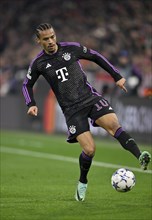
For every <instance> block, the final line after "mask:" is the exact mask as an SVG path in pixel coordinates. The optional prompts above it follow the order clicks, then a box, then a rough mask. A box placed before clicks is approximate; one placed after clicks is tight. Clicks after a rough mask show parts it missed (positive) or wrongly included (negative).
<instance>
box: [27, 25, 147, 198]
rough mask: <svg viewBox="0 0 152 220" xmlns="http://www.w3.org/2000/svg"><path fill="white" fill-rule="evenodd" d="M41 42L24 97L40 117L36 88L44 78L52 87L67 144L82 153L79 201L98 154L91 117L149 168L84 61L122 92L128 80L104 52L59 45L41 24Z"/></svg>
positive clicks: (50, 30) (31, 111) (77, 45)
mask: <svg viewBox="0 0 152 220" xmlns="http://www.w3.org/2000/svg"><path fill="white" fill-rule="evenodd" d="M36 38H37V42H38V43H39V44H40V45H41V46H42V48H43V50H42V51H41V52H40V53H39V54H38V55H37V57H36V58H35V59H34V60H33V61H32V62H31V64H30V67H29V70H28V73H27V76H26V79H25V80H24V82H23V94H24V97H25V101H26V104H27V106H28V107H29V109H28V112H27V113H28V114H29V115H33V116H37V114H38V107H37V105H36V102H35V100H34V96H33V85H34V83H35V82H36V81H37V79H38V77H39V76H40V75H43V77H44V78H45V79H46V81H47V82H48V83H49V85H50V86H51V88H52V90H53V92H54V94H55V96H56V98H57V100H58V103H59V105H60V107H61V109H62V111H63V114H64V116H65V119H66V124H67V127H68V131H69V136H68V139H67V141H68V142H69V143H74V142H79V144H80V146H81V147H82V153H81V154H80V157H79V165H80V178H79V181H78V185H77V188H76V193H75V199H76V200H77V201H83V200H84V199H85V194H86V190H87V182H88V180H87V174H88V171H89V169H90V166H91V163H92V159H93V156H94V154H95V149H96V147H95V143H94V140H93V137H92V134H91V132H90V128H89V123H88V118H90V119H91V123H92V125H93V126H100V127H102V128H104V129H105V130H106V131H107V132H108V133H109V134H110V135H112V136H113V137H114V138H116V139H117V140H118V141H119V142H120V144H121V145H122V147H123V148H125V149H126V150H128V151H130V152H131V153H132V154H133V155H134V156H135V157H136V158H137V159H138V160H139V162H140V164H141V166H142V168H143V169H144V170H146V169H147V166H148V163H149V162H150V159H151V155H150V154H149V153H148V152H147V151H144V152H141V151H140V150H139V148H138V146H137V144H136V143H135V140H134V139H133V138H132V137H130V135H129V134H128V133H126V131H124V130H123V128H122V127H121V125H120V124H119V121H118V118H117V116H116V114H115V112H114V110H113V108H112V107H111V106H110V104H109V102H108V101H107V100H106V99H104V98H103V97H102V95H101V94H99V93H98V92H97V91H96V89H95V88H93V87H92V86H91V85H90V83H89V82H88V81H87V76H86V74H85V72H84V71H83V69H82V67H81V64H80V62H79V60H80V59H86V60H90V61H93V62H95V63H96V64H98V65H99V66H100V67H101V68H103V69H104V70H106V71H107V72H108V73H109V74H110V75H111V77H112V78H113V79H114V81H115V83H116V85H117V86H119V87H120V89H122V90H124V91H125V92H127V89H126V87H125V85H124V84H125V81H126V80H125V79H124V78H123V77H122V76H121V75H120V73H119V71H118V70H117V69H116V68H115V67H114V66H113V65H112V64H111V63H110V62H109V61H108V60H107V59H106V58H105V57H103V56H102V55H101V54H100V53H98V52H96V51H95V50H92V49H88V48H86V47H85V46H82V45H80V43H76V42H58V41H57V39H56V34H55V31H54V28H53V27H52V26H51V25H50V24H48V23H44V24H40V25H39V26H38V27H37V28H36Z"/></svg>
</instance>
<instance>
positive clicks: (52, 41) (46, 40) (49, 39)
mask: <svg viewBox="0 0 152 220" xmlns="http://www.w3.org/2000/svg"><path fill="white" fill-rule="evenodd" d="M39 33H40V37H39V38H38V39H37V41H38V43H39V44H41V46H42V47H43V49H44V50H45V52H46V53H48V54H52V53H55V52H56V51H57V50H58V45H57V44H56V35H55V32H54V30H53V28H51V29H48V30H44V31H40V32H39Z"/></svg>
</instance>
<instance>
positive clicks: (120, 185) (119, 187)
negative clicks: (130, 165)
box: [111, 168, 136, 192]
mask: <svg viewBox="0 0 152 220" xmlns="http://www.w3.org/2000/svg"><path fill="white" fill-rule="evenodd" d="M135 182H136V181H135V175H134V173H133V172H132V171H131V170H129V169H126V168H120V169H118V170H116V171H115V172H114V173H113V175H112V177H111V184H112V187H113V188H114V189H115V190H116V191H118V192H128V191H130V190H131V189H132V188H133V187H134V186H135Z"/></svg>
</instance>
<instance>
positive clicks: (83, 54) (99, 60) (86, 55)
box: [77, 45, 122, 82]
mask: <svg viewBox="0 0 152 220" xmlns="http://www.w3.org/2000/svg"><path fill="white" fill-rule="evenodd" d="M77 55H78V59H85V60H90V61H93V62H95V63H96V64H97V65H99V66H100V67H102V68H103V69H104V70H105V71H106V72H108V73H109V74H110V75H111V76H112V78H113V79H114V80H115V82H117V81H118V80H120V79H121V78H122V76H121V75H120V72H119V70H118V69H116V68H115V67H114V66H113V65H112V64H111V63H110V62H109V61H108V60H107V59H106V58H105V57H104V56H102V55H101V54H100V53H98V52H97V51H95V50H92V49H88V48H87V47H85V46H82V45H80V46H79V47H77Z"/></svg>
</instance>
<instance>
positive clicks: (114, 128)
mask: <svg viewBox="0 0 152 220" xmlns="http://www.w3.org/2000/svg"><path fill="white" fill-rule="evenodd" d="M120 127H121V125H120V124H119V123H118V122H116V121H115V122H112V123H111V124H110V125H109V127H107V131H108V132H109V134H111V135H112V136H114V135H115V133H116V131H117V130H118V128H120Z"/></svg>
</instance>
